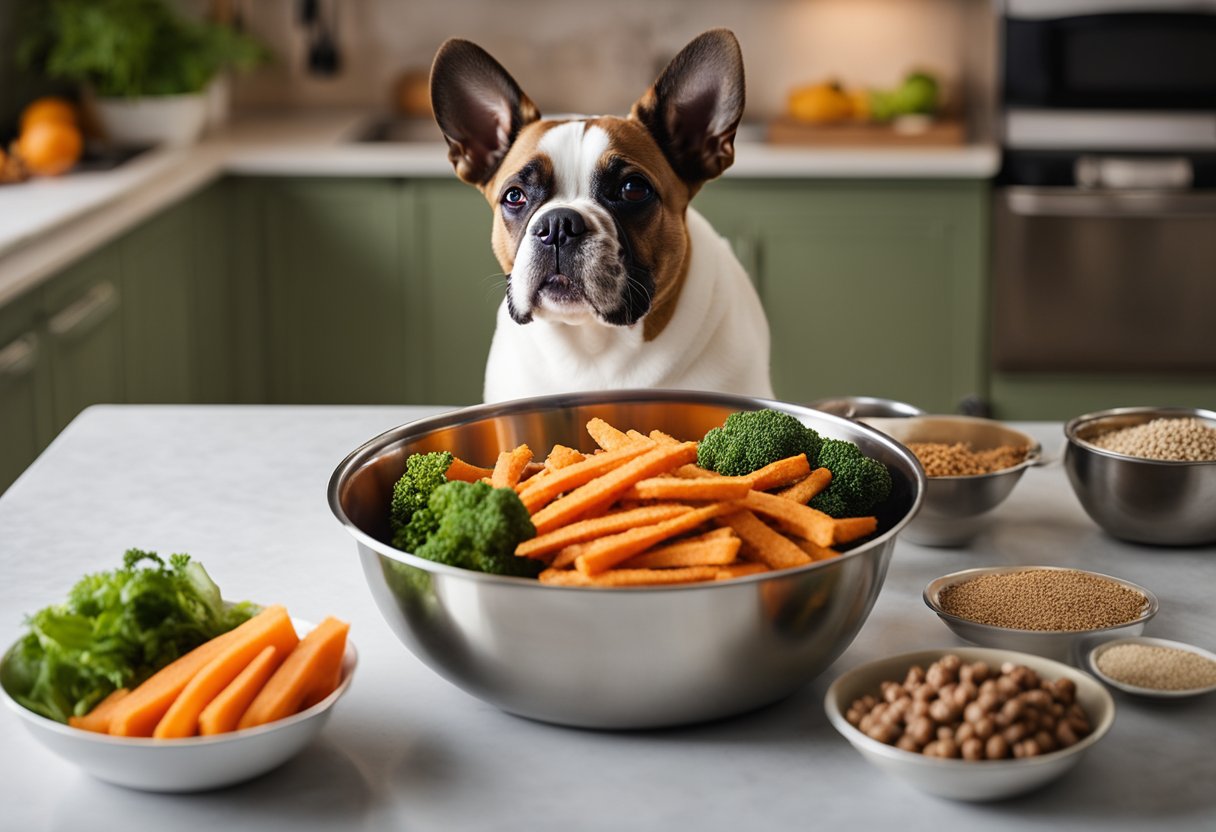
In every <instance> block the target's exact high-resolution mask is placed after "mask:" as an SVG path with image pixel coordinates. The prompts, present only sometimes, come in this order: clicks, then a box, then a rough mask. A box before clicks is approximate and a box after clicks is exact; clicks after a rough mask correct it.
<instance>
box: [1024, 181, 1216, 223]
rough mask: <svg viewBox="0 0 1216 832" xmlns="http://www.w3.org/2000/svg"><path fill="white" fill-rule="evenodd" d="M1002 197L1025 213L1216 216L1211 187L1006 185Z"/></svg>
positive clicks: (1085, 215) (1038, 214) (1060, 215)
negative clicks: (1105, 188) (1112, 188)
mask: <svg viewBox="0 0 1216 832" xmlns="http://www.w3.org/2000/svg"><path fill="white" fill-rule="evenodd" d="M1005 201H1006V204H1007V205H1008V206H1009V210H1010V211H1012V212H1013V213H1015V214H1019V215H1021V216H1025V217H1095V218H1104V217H1150V218H1155V217H1213V216H1216V192H1214V191H1202V192H1195V191H1177V190H1129V191H1096V190H1083V189H1080V188H1006V189H1005Z"/></svg>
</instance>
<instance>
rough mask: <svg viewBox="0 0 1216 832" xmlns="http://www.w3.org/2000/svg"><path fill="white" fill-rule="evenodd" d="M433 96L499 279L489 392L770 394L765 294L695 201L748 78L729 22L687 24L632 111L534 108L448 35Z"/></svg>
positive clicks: (491, 396)
mask: <svg viewBox="0 0 1216 832" xmlns="http://www.w3.org/2000/svg"><path fill="white" fill-rule="evenodd" d="M431 101H432V105H433V108H434V113H435V120H436V121H437V122H438V124H439V127H440V129H441V130H442V132H443V135H444V138H445V139H446V141H447V145H448V158H449V159H450V160H451V162H452V164H453V166H454V167H455V169H456V175H457V176H458V177H459V178H460V179H462V180H463V181H465V182H467V183H469V184H470V185H473V186H475V187H477V188H478V189H479V190H480V191H481V192H482V193H483V194H484V195H485V197H486V199H487V201H488V202H489V203H490V206H491V207H492V209H493V211H494V225H493V232H492V234H491V245H492V247H493V250H494V254H495V256H496V257H497V259H498V261H499V263H500V264H501V265H502V269H503V272H504V273H505V274H506V277H507V289H506V297H505V298H504V300H503V302H502V305H501V306H500V308H499V311H498V317H497V328H496V329H495V332H494V338H493V342H492V344H491V346H490V355H489V358H488V360H487V363H486V377H485V387H484V394H485V400H486V401H487V402H494V401H502V400H505V399H514V398H522V397H527V396H536V395H544V394H550V393H563V392H574V391H585V390H605V389H623V388H680V389H692V390H708V391H717V392H728V393H738V394H744V395H752V396H761V397H765V398H771V397H772V395H773V390H772V382H771V380H770V377H769V330H768V322H767V319H766V318H765V315H764V310H763V308H762V307H761V305H760V299H759V297H758V296H757V294H756V291H755V289H754V288H753V286H752V283H751V281H750V280H749V279H748V276H747V273H746V272H745V271H744V269H743V267H742V266H741V265H740V264H739V261H738V259H737V258H736V257H735V255H734V253H733V251H732V250H731V248H730V246H729V244H728V243H727V242H726V241H725V240H724V239H723V238H722V237H721V236H720V235H718V234H717V233H716V232H715V231H714V229H713V227H712V226H711V225H710V224H709V223H708V222H707V221H706V220H705V218H704V217H702V216H701V215H700V214H699V213H697V212H696V211H695V210H693V209H692V208H691V207H690V206H689V202H690V201H691V200H692V198H693V197H694V196H695V195H696V193H697V191H698V190H699V189H700V188H701V186H702V185H704V184H705V183H706V182H707V181H709V180H711V179H714V178H715V177H717V176H718V175H720V174H721V173H722V172H723V171H725V170H726V169H727V168H728V167H730V165H731V163H732V162H733V161H734V156H735V149H734V142H735V133H736V130H737V128H738V126H739V120H740V119H741V118H742V116H743V102H744V80H743V56H742V53H741V51H740V49H739V43H738V41H737V40H736V39H735V36H734V35H733V34H732V33H731V32H729V31H727V30H725V29H714V30H711V31H708V32H705V33H704V34H702V35H700V36H698V37H697V38H695V39H694V40H693V41H692V42H691V43H689V44H688V45H687V46H686V47H684V49H683V50H682V51H681V52H680V53H679V54H678V55H677V56H676V57H675V58H674V59H673V60H672V61H671V63H670V64H669V65H668V66H667V68H666V69H664V70H663V72H662V74H661V75H660V76H659V78H658V80H656V81H655V83H654V85H653V86H652V87H651V88H650V89H649V90H648V91H647V92H646V93H645V94H644V95H643V96H642V97H641V98H640V99H638V100H637V102H636V103H635V104H634V105H633V108H632V109H631V111H630V113H629V115H628V116H627V117H624V118H621V117H617V116H594V117H573V118H554V119H545V118H542V117H541V114H540V112H539V111H538V110H537V108H536V105H535V104H533V103H532V101H531V100H530V99H529V98H528V97H527V96H526V95H525V94H524V93H523V91H522V90H521V89H520V87H519V85H518V84H517V83H516V82H515V79H513V78H512V77H511V76H510V75H509V74H508V73H507V71H506V70H505V69H503V67H502V66H501V65H500V64H499V63H498V62H497V61H496V60H494V58H492V57H491V56H490V55H489V54H488V53H487V52H486V51H485V50H483V49H482V48H481V47H479V46H477V45H476V44H473V43H470V42H469V41H466V40H458V39H452V40H449V41H447V42H446V43H444V44H443V46H442V47H440V49H439V52H438V53H437V54H436V56H435V62H434V65H433V66H432V69H431Z"/></svg>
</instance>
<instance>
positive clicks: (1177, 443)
mask: <svg viewBox="0 0 1216 832" xmlns="http://www.w3.org/2000/svg"><path fill="white" fill-rule="evenodd" d="M1090 444H1092V445H1096V446H1097V447H1099V448H1102V449H1103V450H1107V451H1113V452H1114V453H1117V454H1124V455H1126V456H1135V457H1140V458H1141V459H1161V460H1170V461H1175V462H1212V461H1216V428H1213V427H1211V426H1210V425H1208V424H1207V423H1206V422H1204V421H1203V420H1201V419H1194V418H1186V419H1153V420H1152V421H1151V422H1145V423H1144V424H1142V425H1135V426H1133V427H1130V428H1120V429H1118V430H1112V431H1108V432H1107V433H1104V434H1102V435H1100V436H1098V437H1096V438H1094V439H1092V440H1090Z"/></svg>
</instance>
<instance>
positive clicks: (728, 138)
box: [629, 29, 744, 185]
mask: <svg viewBox="0 0 1216 832" xmlns="http://www.w3.org/2000/svg"><path fill="white" fill-rule="evenodd" d="M743 100H744V82H743V53H742V51H741V50H740V49H739V41H737V40H735V36H734V34H732V33H731V32H730V30H729V29H711V30H709V31H708V32H704V33H703V34H700V35H698V36H697V37H696V38H694V39H693V41H692V42H691V43H689V44H688V45H687V46H685V47H684V49H683V50H681V52H680V54H679V55H676V56H675V58H674V59H672V61H671V63H670V64H668V65H667V68H666V69H664V70H663V74H662V75H660V76H659V79H658V80H657V81H655V82H654V86H653V87H651V88H650V89H649V90H647V92H646V94H645V95H643V96H642V97H641V98H640V99H638V101H637V103H636V104H634V105H633V110H632V111H631V112H630V114H629V115H630V118H635V119H637V120H638V121H640V122H642V124H644V125H645V126H646V128H647V129H648V130H650V133H651V135H652V136H654V138H655V141H657V142H658V144H659V147H660V148H662V150H663V153H664V154H665V155H666V156H667V159H668V161H669V162H671V166H672V168H674V169H675V172H676V174H677V175H679V177H680V178H681V179H683V180H684V181H686V182H689V183H690V184H693V185H697V184H700V183H702V182H705V181H706V180H709V179H713V178H714V177H715V176H718V175H719V174H720V173H722V171H724V170H726V169H727V168H728V167H730V166H731V163H732V162H734V160H735V131H736V130H737V129H738V127H739V120H740V119H741V118H742V117H743Z"/></svg>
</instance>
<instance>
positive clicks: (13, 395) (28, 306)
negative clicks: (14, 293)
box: [0, 297, 51, 492]
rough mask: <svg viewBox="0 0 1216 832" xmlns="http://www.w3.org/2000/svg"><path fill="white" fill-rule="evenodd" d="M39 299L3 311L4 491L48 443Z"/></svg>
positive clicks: (0, 462) (0, 420)
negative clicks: (39, 327) (39, 325)
mask: <svg viewBox="0 0 1216 832" xmlns="http://www.w3.org/2000/svg"><path fill="white" fill-rule="evenodd" d="M38 313H39V309H38V299H37V298H36V297H27V298H24V299H21V300H18V301H16V302H14V303H12V304H9V305H7V306H6V307H5V308H4V309H3V310H0V492H3V491H4V490H5V489H6V488H8V487H9V485H10V484H11V483H12V482H13V480H15V479H16V478H17V477H18V475H19V474H20V473H21V472H22V471H24V470H25V469H26V468H27V467H28V466H29V464H30V463H31V462H33V461H34V458H35V457H36V456H38V452H39V451H40V450H41V449H42V447H43V446H44V445H45V444H46V443H47V442H48V441H50V435H49V434H50V418H51V414H50V409H51V395H50V387H49V382H50V379H49V376H48V374H47V359H46V340H45V338H44V337H43V336H42V333H40V331H39V330H38V327H37V323H38V317H39V314H38Z"/></svg>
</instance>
